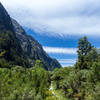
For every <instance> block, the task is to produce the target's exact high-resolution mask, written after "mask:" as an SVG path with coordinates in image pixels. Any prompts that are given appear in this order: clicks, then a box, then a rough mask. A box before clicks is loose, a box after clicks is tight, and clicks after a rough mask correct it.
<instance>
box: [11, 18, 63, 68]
mask: <svg viewBox="0 0 100 100" xmlns="http://www.w3.org/2000/svg"><path fill="white" fill-rule="evenodd" d="M12 23H13V25H14V31H15V32H16V37H17V38H18V39H19V40H20V42H21V47H22V48H23V51H24V52H25V53H26V55H27V57H28V59H29V61H30V64H31V65H34V63H35V61H36V60H37V59H38V60H41V61H42V62H43V63H44V67H45V69H47V70H53V69H54V68H56V67H57V68H60V67H61V65H60V64H59V62H58V61H57V60H56V59H52V58H50V57H49V56H48V54H47V53H46V52H45V51H44V50H43V48H42V46H41V45H40V44H39V43H38V41H36V40H35V39H34V38H33V37H32V36H29V35H27V34H26V32H25V31H24V29H23V28H22V27H21V26H20V25H19V24H18V23H17V22H16V21H15V20H14V19H12Z"/></svg>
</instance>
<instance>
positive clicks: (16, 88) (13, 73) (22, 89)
mask: <svg viewBox="0 0 100 100" xmlns="http://www.w3.org/2000/svg"><path fill="white" fill-rule="evenodd" d="M6 52H7V50H5V49H4V50H3V51H1V53H0V97H1V98H0V100H9V99H10V100H20V99H21V100H100V54H99V53H98V50H97V49H96V48H94V47H93V46H92V45H91V43H90V42H89V41H88V39H87V38H86V37H83V38H81V39H80V40H79V44H78V51H77V52H78V60H77V62H76V64H75V66H73V67H65V68H60V69H55V70H54V71H52V72H50V71H46V70H45V69H43V63H42V62H41V61H40V60H37V61H36V63H35V66H34V67H33V68H30V69H29V68H25V67H21V66H16V67H14V66H15V65H13V64H12V63H10V62H7V60H5V59H4V56H5V54H6Z"/></svg>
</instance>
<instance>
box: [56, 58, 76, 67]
mask: <svg viewBox="0 0 100 100" xmlns="http://www.w3.org/2000/svg"><path fill="white" fill-rule="evenodd" d="M57 60H58V61H59V62H60V63H61V65H62V66H63V67H67V66H73V65H74V64H75V63H76V61H77V59H57Z"/></svg>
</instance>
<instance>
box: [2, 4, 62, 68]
mask: <svg viewBox="0 0 100 100" xmlns="http://www.w3.org/2000/svg"><path fill="white" fill-rule="evenodd" d="M0 38H2V40H6V41H3V43H1V42H0V43H1V45H0V50H1V51H2V50H5V51H6V54H5V55H4V58H5V59H6V60H7V61H8V62H13V63H14V64H16V65H21V66H27V67H33V66H34V64H35V62H36V60H41V62H42V63H43V65H44V68H45V69H46V70H53V69H54V68H60V67H61V65H60V64H59V62H58V61H57V60H56V59H52V58H50V57H49V56H48V54H47V53H46V52H45V51H44V50H43V48H42V46H41V45H40V44H39V43H38V41H36V40H35V39H34V38H33V37H32V36H29V35H27V34H26V32H25V30H24V29H23V28H22V26H20V25H19V23H18V22H17V21H16V20H14V19H12V18H11V17H10V16H9V14H8V13H7V11H6V10H5V8H4V7H3V6H2V4H1V3H0ZM5 44H6V45H5ZM2 45H3V46H2Z"/></svg>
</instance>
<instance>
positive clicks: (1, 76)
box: [0, 67, 49, 100]
mask: <svg viewBox="0 0 100 100" xmlns="http://www.w3.org/2000/svg"><path fill="white" fill-rule="evenodd" d="M47 87H49V73H48V72H46V71H45V70H44V69H42V68H32V69H26V68H22V67H13V68H11V69H7V68H0V100H20V99H21V100H44V99H45V98H46V91H47Z"/></svg>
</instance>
